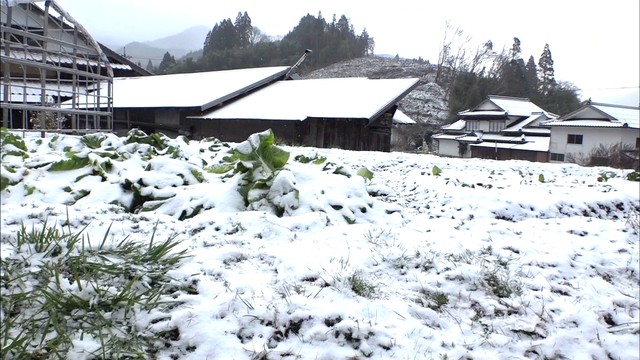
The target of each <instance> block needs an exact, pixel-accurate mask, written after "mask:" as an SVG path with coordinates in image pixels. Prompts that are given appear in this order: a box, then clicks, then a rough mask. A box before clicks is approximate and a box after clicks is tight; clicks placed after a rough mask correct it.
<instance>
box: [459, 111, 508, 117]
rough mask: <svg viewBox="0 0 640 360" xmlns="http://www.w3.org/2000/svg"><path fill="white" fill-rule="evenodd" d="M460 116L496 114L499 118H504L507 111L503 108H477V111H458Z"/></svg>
mask: <svg viewBox="0 0 640 360" xmlns="http://www.w3.org/2000/svg"><path fill="white" fill-rule="evenodd" d="M458 115H459V116H462V117H469V116H495V117H499V118H501V119H502V118H504V117H505V116H506V115H507V112H506V111H501V110H486V111H483V110H477V111H465V112H461V113H458Z"/></svg>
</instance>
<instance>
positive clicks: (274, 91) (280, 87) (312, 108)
mask: <svg viewBox="0 0 640 360" xmlns="http://www.w3.org/2000/svg"><path fill="white" fill-rule="evenodd" d="M417 83H418V79H366V78H333V79H308V80H291V81H279V82H277V83H275V84H273V85H270V86H268V87H266V88H264V89H261V90H260V91H257V92H255V93H253V94H251V95H249V96H247V97H244V98H242V99H240V100H238V101H235V102H233V103H231V104H229V105H227V106H225V107H223V108H221V109H216V110H213V111H211V112H209V113H207V114H205V115H202V116H198V117H197V118H203V119H262V120H299V121H302V120H304V119H306V118H352V119H371V118H373V117H375V116H377V115H378V114H379V113H380V112H382V111H384V110H385V109H387V108H388V107H389V106H391V105H393V104H394V103H395V102H397V101H398V100H399V99H400V98H402V97H403V96H404V95H406V94H407V93H408V92H409V91H410V90H412V89H413V88H414V87H415V86H416V85H417Z"/></svg>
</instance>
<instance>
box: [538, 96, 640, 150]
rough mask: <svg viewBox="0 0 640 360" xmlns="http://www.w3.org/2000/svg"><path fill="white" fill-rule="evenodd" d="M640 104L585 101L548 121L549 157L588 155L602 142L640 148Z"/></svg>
mask: <svg viewBox="0 0 640 360" xmlns="http://www.w3.org/2000/svg"><path fill="white" fill-rule="evenodd" d="M639 115H640V107H633V106H621V105H610V104H602V103H595V102H591V100H589V101H587V102H585V103H584V105H583V106H582V107H580V108H579V109H578V110H576V111H573V112H571V113H569V114H567V115H564V116H561V117H560V118H558V119H557V120H554V121H550V122H548V123H547V124H545V125H547V126H549V127H550V128H551V143H550V146H549V152H550V154H549V160H550V161H552V162H565V161H569V160H573V161H575V160H576V159H581V158H586V157H588V156H589V154H590V153H591V152H592V151H593V150H594V149H596V148H598V147H599V146H600V145H603V146H612V145H615V144H621V145H623V147H625V148H627V149H636V151H637V150H638V149H640V120H639V117H640V116H639Z"/></svg>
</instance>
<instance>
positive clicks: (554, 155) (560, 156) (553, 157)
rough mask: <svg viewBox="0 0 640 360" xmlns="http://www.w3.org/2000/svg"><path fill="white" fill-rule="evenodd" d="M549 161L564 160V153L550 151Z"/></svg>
mask: <svg viewBox="0 0 640 360" xmlns="http://www.w3.org/2000/svg"><path fill="white" fill-rule="evenodd" d="M550 160H551V161H564V154H558V153H551V159H550Z"/></svg>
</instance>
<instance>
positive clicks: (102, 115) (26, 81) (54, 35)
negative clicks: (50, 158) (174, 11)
mask: <svg viewBox="0 0 640 360" xmlns="http://www.w3.org/2000/svg"><path fill="white" fill-rule="evenodd" d="M41 2H43V1H42V0H2V9H1V16H2V22H1V24H0V31H1V36H0V38H1V46H0V56H1V57H2V66H1V67H0V83H1V86H0V92H1V94H0V101H1V105H2V126H3V127H5V128H8V129H16V130H18V129H19V130H24V131H58V132H91V131H105V130H106V131H112V129H113V69H112V67H111V64H110V63H109V60H108V59H107V56H106V55H105V54H104V53H103V51H102V49H101V48H100V46H99V44H98V43H97V42H96V41H95V40H94V39H93V38H92V37H91V35H90V34H89V33H88V32H87V31H86V29H85V28H84V27H83V26H82V25H81V24H79V23H78V22H77V21H75V19H73V17H71V15H69V14H68V13H67V12H66V11H64V10H63V9H62V8H61V7H60V6H59V5H58V4H57V3H56V2H55V1H54V0H47V1H44V6H42V5H41V4H38V3H41Z"/></svg>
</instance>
